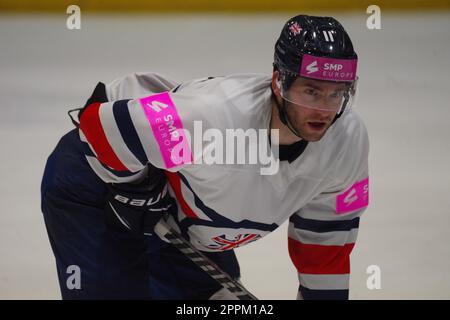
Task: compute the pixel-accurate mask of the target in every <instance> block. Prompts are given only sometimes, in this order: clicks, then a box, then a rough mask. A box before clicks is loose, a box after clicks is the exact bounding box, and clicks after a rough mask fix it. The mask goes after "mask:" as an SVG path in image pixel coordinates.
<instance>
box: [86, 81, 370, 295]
mask: <svg viewBox="0 0 450 320" xmlns="http://www.w3.org/2000/svg"><path fill="white" fill-rule="evenodd" d="M270 83H271V77H270V75H260V74H238V75H231V76H226V77H216V78H205V79H198V80H193V81H190V82H186V83H183V84H181V85H179V84H177V83H176V82H174V81H171V80H168V79H167V78H165V77H163V76H161V75H158V74H153V73H136V74H132V75H130V76H127V77H125V78H123V79H118V80H116V81H114V82H112V83H111V84H109V85H107V86H106V94H107V97H108V101H110V102H106V103H94V104H91V105H90V106H88V107H87V108H86V109H85V111H84V113H83V115H82V116H81V119H80V138H81V140H82V141H84V142H86V143H87V144H89V147H90V150H91V151H92V152H90V153H87V154H86V159H87V161H88V162H89V164H90V166H91V167H92V169H93V170H94V171H95V172H96V174H97V175H98V176H99V177H100V178H101V179H102V180H103V181H104V182H107V183H109V182H114V183H124V182H131V181H135V180H138V179H139V178H140V177H141V176H142V175H143V174H145V168H146V164H147V163H148V162H150V163H151V164H153V165H154V166H156V167H159V168H162V169H165V170H167V176H168V179H169V182H170V192H171V194H172V196H173V197H174V198H175V199H176V202H177V205H178V214H177V215H176V216H174V217H173V218H172V219H171V220H169V223H170V224H171V225H172V226H173V227H175V228H176V229H178V230H180V231H181V232H182V233H183V234H184V235H185V236H186V237H187V238H188V239H189V241H190V242H191V243H192V244H193V245H194V246H195V247H197V248H198V249H200V250H202V251H223V250H229V249H234V248H237V247H239V246H242V245H245V244H248V243H251V242H253V241H256V240H258V239H260V238H262V237H264V236H265V235H267V234H268V233H270V232H272V231H274V230H275V229H276V228H277V227H278V226H280V225H281V224H282V223H283V222H285V221H286V220H287V219H289V234H288V245H289V253H290V256H291V259H292V261H293V263H294V265H295V266H296V268H297V270H298V275H299V280H300V296H303V297H304V298H342V297H347V296H348V285H349V274H350V259H349V255H350V252H351V251H352V248H353V246H354V244H355V241H356V236H357V230H358V225H359V217H360V215H361V214H362V212H363V211H364V210H365V208H366V207H367V205H368V197H369V195H368V191H369V190H368V153H369V142H368V135H367V130H366V128H365V126H364V124H363V121H362V120H361V118H360V117H359V116H358V115H357V114H356V113H355V112H354V111H353V110H351V109H350V110H347V111H346V112H345V113H344V115H343V116H342V117H341V118H339V119H338V120H337V121H336V122H335V123H334V124H333V125H332V126H331V127H330V129H329V130H328V131H327V133H326V134H325V135H324V137H323V138H322V139H321V140H320V141H317V142H309V143H308V144H307V146H306V149H305V150H304V151H303V153H302V154H301V155H300V156H299V157H297V158H296V159H295V160H293V161H291V162H289V161H280V162H279V169H278V171H277V172H276V173H275V174H272V175H262V174H261V170H260V169H261V168H260V166H259V165H246V164H205V163H201V164H198V159H200V158H201V157H202V156H205V153H208V152H210V150H209V151H208V148H209V149H210V148H211V146H212V145H213V146H214V145H215V146H217V143H218V142H217V141H216V140H217V139H216V140H212V139H209V140H208V143H206V144H204V145H202V146H201V147H200V148H197V147H195V146H194V147H192V143H191V144H190V146H191V148H188V149H183V150H184V152H183V156H182V159H181V160H180V159H178V160H177V159H174V158H173V154H172V155H171V152H172V151H173V150H174V147H175V146H176V144H177V143H178V142H179V141H181V140H174V134H175V135H176V134H177V132H178V133H179V132H188V133H191V134H193V133H194V131H195V129H196V128H195V125H196V123H197V125H198V124H199V123H201V125H202V129H203V133H204V132H205V131H206V130H208V129H216V130H219V131H220V132H223V133H224V136H225V132H226V130H229V129H242V130H244V131H245V130H248V129H269V125H270V117H271V94H272V92H271V89H270ZM129 99H131V100H129ZM180 129H184V131H180ZM181 138H184V140H182V141H185V142H186V141H188V140H186V136H183V137H181ZM181 138H180V136H178V139H181ZM191 139H192V137H191ZM177 141H178V142H177ZM186 150H188V151H186Z"/></svg>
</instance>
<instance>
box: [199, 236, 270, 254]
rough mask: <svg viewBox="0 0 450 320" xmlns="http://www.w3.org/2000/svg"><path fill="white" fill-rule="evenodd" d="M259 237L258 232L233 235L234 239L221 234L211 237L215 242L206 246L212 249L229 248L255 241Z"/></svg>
mask: <svg viewBox="0 0 450 320" xmlns="http://www.w3.org/2000/svg"><path fill="white" fill-rule="evenodd" d="M260 238H261V235H260V234H254V233H246V234H238V235H237V236H235V237H234V239H228V238H227V237H226V235H224V234H223V235H221V236H218V237H214V238H212V239H211V240H212V241H213V242H215V244H211V245H208V246H207V247H208V248H209V249H214V250H230V249H234V248H237V247H240V246H243V245H246V244H249V243H250V242H253V241H256V240H258V239H260Z"/></svg>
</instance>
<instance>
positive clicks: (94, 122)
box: [80, 103, 128, 171]
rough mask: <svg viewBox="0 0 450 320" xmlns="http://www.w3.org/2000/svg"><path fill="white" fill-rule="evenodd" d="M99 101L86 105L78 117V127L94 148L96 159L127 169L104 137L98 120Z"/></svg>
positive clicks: (111, 166) (123, 169) (114, 168)
mask: <svg viewBox="0 0 450 320" xmlns="http://www.w3.org/2000/svg"><path fill="white" fill-rule="evenodd" d="M100 106H101V103H93V104H91V105H89V106H88V107H86V109H85V110H84V112H83V114H82V115H81V118H80V129H81V131H83V133H84V135H85V137H86V139H87V141H88V142H89V143H90V145H91V146H92V148H94V151H95V153H96V154H97V159H98V160H99V161H100V162H101V163H103V164H104V165H107V166H108V167H110V168H112V169H113V170H117V171H128V168H127V167H125V165H124V164H123V163H122V161H120V159H119V158H118V157H117V155H116V154H115V152H114V150H113V149H112V147H111V145H110V144H109V142H108V139H107V138H106V135H105V131H104V130H103V127H102V124H101V122H100V116H99V109H100Z"/></svg>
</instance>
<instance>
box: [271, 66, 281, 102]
mask: <svg viewBox="0 0 450 320" xmlns="http://www.w3.org/2000/svg"><path fill="white" fill-rule="evenodd" d="M272 90H273V92H274V93H275V95H276V96H280V90H281V81H280V73H279V72H278V71H274V72H273V73H272Z"/></svg>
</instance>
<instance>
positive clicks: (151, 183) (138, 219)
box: [105, 166, 176, 235]
mask: <svg viewBox="0 0 450 320" xmlns="http://www.w3.org/2000/svg"><path fill="white" fill-rule="evenodd" d="M108 189H109V193H108V196H107V199H106V203H105V213H106V223H107V225H108V226H109V227H110V228H112V229H113V230H115V231H128V232H130V233H132V234H134V235H151V234H153V228H154V226H155V225H156V223H157V222H158V221H159V220H160V219H161V217H162V216H163V215H164V214H166V213H169V212H170V211H171V210H175V209H176V204H175V201H174V199H173V198H172V197H171V196H170V194H169V192H168V190H167V179H166V176H165V175H164V173H163V172H162V170H160V169H157V168H155V167H153V166H149V173H148V175H147V178H146V179H144V180H143V181H141V182H140V183H139V184H133V183H120V184H108Z"/></svg>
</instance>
